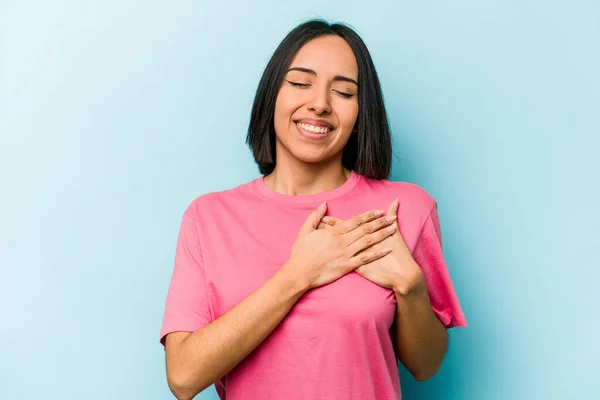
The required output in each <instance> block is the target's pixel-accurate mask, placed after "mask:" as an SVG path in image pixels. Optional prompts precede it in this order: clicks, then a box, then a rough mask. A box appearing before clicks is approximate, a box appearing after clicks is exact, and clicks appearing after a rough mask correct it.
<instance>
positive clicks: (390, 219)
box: [385, 215, 396, 222]
mask: <svg viewBox="0 0 600 400" xmlns="http://www.w3.org/2000/svg"><path fill="white" fill-rule="evenodd" d="M395 219H396V216H395V215H388V216H387V217H385V220H386V221H387V222H392V221H393V220H395Z"/></svg>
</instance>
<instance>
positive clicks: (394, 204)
mask: <svg viewBox="0 0 600 400" xmlns="http://www.w3.org/2000/svg"><path fill="white" fill-rule="evenodd" d="M398 203H399V202H398V199H396V200H394V201H393V202H392V204H390V206H389V207H388V210H387V213H386V215H396V216H398Z"/></svg>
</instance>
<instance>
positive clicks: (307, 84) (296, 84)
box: [288, 81, 310, 88]
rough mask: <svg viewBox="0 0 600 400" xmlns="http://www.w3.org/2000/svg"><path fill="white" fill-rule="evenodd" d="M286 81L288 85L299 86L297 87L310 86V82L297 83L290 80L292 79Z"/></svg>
mask: <svg viewBox="0 0 600 400" xmlns="http://www.w3.org/2000/svg"><path fill="white" fill-rule="evenodd" d="M288 82H289V84H290V85H292V86H295V87H299V88H307V87H309V86H310V83H298V82H292V81H288Z"/></svg>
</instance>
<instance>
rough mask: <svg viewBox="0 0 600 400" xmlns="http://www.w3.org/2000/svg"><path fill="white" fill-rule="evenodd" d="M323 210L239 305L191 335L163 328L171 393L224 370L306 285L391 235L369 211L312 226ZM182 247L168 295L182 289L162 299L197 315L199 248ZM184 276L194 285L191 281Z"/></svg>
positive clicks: (333, 274) (198, 386)
mask: <svg viewBox="0 0 600 400" xmlns="http://www.w3.org/2000/svg"><path fill="white" fill-rule="evenodd" d="M325 211H326V208H325V204H322V205H321V206H320V207H319V208H317V209H316V210H314V211H313V212H312V213H311V214H310V215H309V217H308V218H307V220H306V221H305V223H304V225H303V226H302V227H301V228H300V232H299V233H298V237H297V239H296V242H295V243H294V246H293V248H292V250H291V252H290V259H289V261H288V262H287V263H286V264H285V265H284V266H283V267H281V269H279V270H278V271H277V272H276V273H275V274H274V275H273V276H272V277H271V278H270V279H269V280H268V281H267V282H265V283H264V284H263V285H262V286H261V287H260V288H258V289H257V290H256V291H254V292H253V293H252V294H250V295H249V296H248V297H247V298H246V299H244V300H243V301H242V302H240V303H239V304H238V305H236V306H235V307H233V308H232V309H231V310H229V311H228V312H227V313H225V314H224V315H222V316H221V317H220V318H217V319H216V320H214V321H212V322H209V323H206V324H204V325H202V327H201V328H199V329H197V330H195V331H194V332H193V333H190V332H189V331H186V332H181V331H178V330H177V329H176V327H175V326H170V328H169V330H170V332H172V333H169V334H167V337H166V353H167V354H166V357H167V360H166V361H167V380H168V383H169V387H170V388H171V390H172V391H173V394H175V396H176V397H177V398H178V399H180V400H183V399H192V398H193V397H194V396H195V395H196V394H198V393H199V392H201V391H202V390H204V389H205V388H207V387H208V386H210V385H211V384H212V383H214V382H215V381H217V380H218V379H220V378H221V377H223V376H224V375H225V374H227V373H228V372H229V371H231V370H232V369H233V368H234V367H235V366H236V365H237V364H238V363H239V362H240V361H242V360H243V359H244V358H245V357H246V356H248V354H250V353H251V352H252V350H254V349H255V348H257V347H258V346H259V345H260V343H261V342H262V341H263V340H264V339H265V338H266V337H267V336H268V335H269V334H270V333H271V332H272V331H273V330H274V329H275V328H276V327H277V325H279V323H280V322H281V321H282V320H283V318H284V317H285V316H286V315H287V313H288V312H289V311H290V309H291V308H292V307H293V306H294V304H295V303H296V302H297V301H298V300H299V299H300V297H301V296H302V295H303V294H304V293H305V292H306V291H308V290H310V289H312V288H316V287H319V286H322V285H326V284H328V283H331V282H333V281H335V280H336V279H338V278H340V277H341V276H342V275H345V274H346V273H348V272H350V271H353V270H355V269H356V268H357V267H358V266H359V265H362V264H364V263H369V262H372V261H374V260H377V259H379V258H381V257H384V256H385V255H386V254H388V253H389V250H383V251H382V250H379V251H374V250H371V251H368V252H366V253H362V254H361V255H360V256H355V254H357V253H358V252H361V251H362V250H364V249H366V248H369V247H370V246H371V245H372V244H373V243H377V242H379V241H382V240H384V239H385V238H387V237H388V236H390V235H391V234H392V233H393V231H394V230H391V231H389V230H387V229H385V228H387V227H388V226H389V225H390V224H391V223H392V221H391V220H388V219H387V218H386V217H381V214H382V213H377V212H373V211H369V212H366V213H363V214H361V215H359V216H357V217H355V218H353V219H352V220H351V221H349V222H346V223H344V224H341V225H340V227H339V229H335V230H330V231H327V232H325V231H322V230H317V229H316V227H317V225H318V224H319V221H320V220H321V218H322V217H323V215H324V213H325ZM359 228H360V229H359ZM183 237H184V238H185V235H184V236H183ZM183 243H184V244H185V243H186V242H185V240H184V241H183ZM189 247H190V246H187V247H186V246H185V245H182V246H181V248H182V251H181V255H182V256H181V258H180V259H179V262H178V263H176V265H177V266H178V268H179V269H178V270H177V271H179V272H180V273H178V274H175V275H174V279H173V280H172V282H173V283H174V284H172V286H171V287H170V289H169V292H170V294H171V293H178V294H180V293H182V292H183V293H186V292H187V293H188V294H189V295H188V296H187V297H186V296H180V297H179V298H177V297H173V298H172V299H173V303H169V302H167V303H168V304H170V308H174V307H177V308H180V309H185V311H186V313H187V314H188V315H192V317H197V316H198V315H200V314H203V313H204V314H206V312H205V310H204V308H205V307H202V306H200V307H198V304H196V303H202V296H199V297H197V296H195V295H196V294H197V292H198V291H197V290H196V289H195V288H194V286H197V285H198V284H200V282H203V274H202V273H201V272H200V271H201V269H200V268H199V266H200V264H201V261H200V255H199V253H198V251H197V250H196V253H194V254H192V255H190V254H189V253H191V252H192V250H193V249H194V248H195V247H193V246H192V249H191V250H190V248H189ZM189 282H192V283H194V285H192V287H190V285H188V283H189ZM190 304H191V306H190ZM168 308H169V307H168ZM200 316H201V318H200V320H201V322H204V321H207V317H206V315H204V316H202V315H200ZM180 326H184V325H180ZM187 326H190V325H187ZM182 330H184V331H185V329H182Z"/></svg>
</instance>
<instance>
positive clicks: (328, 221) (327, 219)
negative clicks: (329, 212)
mask: <svg viewBox="0 0 600 400" xmlns="http://www.w3.org/2000/svg"><path fill="white" fill-rule="evenodd" d="M321 222H323V223H325V224H327V225H331V226H336V225H338V224H340V223H342V222H344V220H343V219H339V218H336V217H323V218H321Z"/></svg>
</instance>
